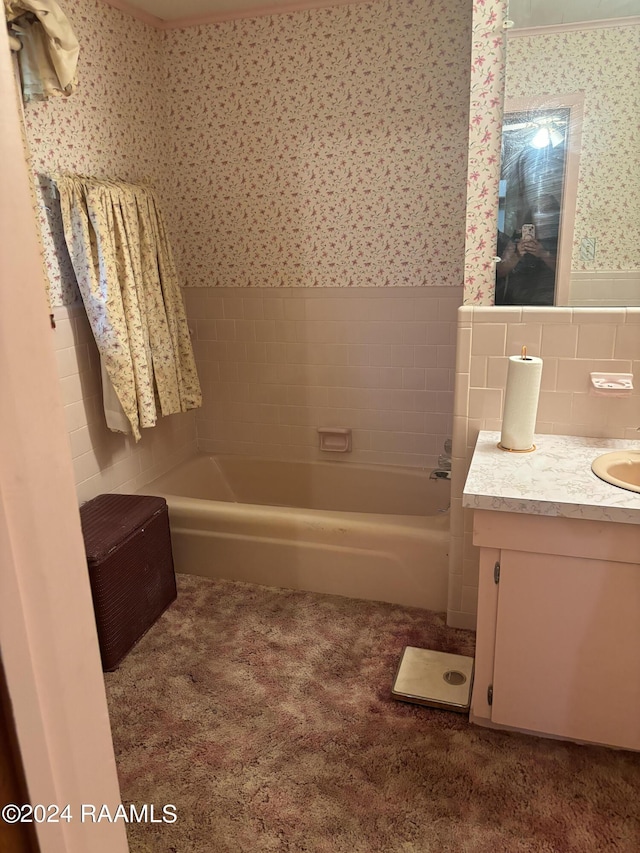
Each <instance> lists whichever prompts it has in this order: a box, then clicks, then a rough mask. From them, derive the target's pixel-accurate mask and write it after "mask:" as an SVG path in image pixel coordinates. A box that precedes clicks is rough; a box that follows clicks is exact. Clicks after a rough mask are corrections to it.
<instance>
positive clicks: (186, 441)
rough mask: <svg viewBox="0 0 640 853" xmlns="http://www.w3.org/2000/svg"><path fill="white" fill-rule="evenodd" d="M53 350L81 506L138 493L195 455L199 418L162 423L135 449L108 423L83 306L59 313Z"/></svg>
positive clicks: (179, 417) (190, 416) (192, 415)
mask: <svg viewBox="0 0 640 853" xmlns="http://www.w3.org/2000/svg"><path fill="white" fill-rule="evenodd" d="M54 317H55V321H56V328H55V330H52V332H51V334H52V335H55V339H54V346H55V350H56V359H57V361H58V375H59V377H60V384H61V387H62V395H63V402H64V407H65V415H66V418H67V429H68V430H69V441H70V444H71V455H72V457H73V468H74V471H75V478H76V489H77V494H78V500H79V501H80V502H84V501H87V500H89V499H91V498H93V497H95V496H96V495H98V494H101V493H103V492H130V491H131V492H133V491H136V489H138V488H140V487H141V486H143V485H144V484H145V483H148V482H149V481H150V480H153V479H154V478H155V477H158V476H160V474H163V473H164V472H165V471H167V470H168V469H169V468H171V467H173V465H177V464H178V462H181V461H182V460H183V459H186V458H188V457H189V456H191V455H192V454H193V453H195V451H196V427H195V413H194V412H187V413H186V414H180V415H171V416H170V417H168V418H160V420H159V422H158V425H157V426H155V427H154V428H153V429H149V430H143V433H142V439H141V440H140V441H139V442H138V443H137V444H136V443H135V441H134V440H133V438H131V437H130V436H125V435H120V434H118V433H113V432H110V430H108V429H107V426H106V424H105V422H104V412H103V409H102V385H101V380H100V359H99V356H98V350H97V348H96V344H95V341H94V340H93V335H92V332H91V329H90V327H89V321H88V320H87V315H86V313H85V311H84V307H83V306H82V304H81V303H73V304H71V305H67V306H64V307H60V308H56V309H55V311H54Z"/></svg>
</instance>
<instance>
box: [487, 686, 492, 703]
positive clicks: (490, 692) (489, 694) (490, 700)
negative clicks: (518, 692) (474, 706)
mask: <svg viewBox="0 0 640 853" xmlns="http://www.w3.org/2000/svg"><path fill="white" fill-rule="evenodd" d="M487 704H488V705H493V684H490V685H489V686H488V687H487Z"/></svg>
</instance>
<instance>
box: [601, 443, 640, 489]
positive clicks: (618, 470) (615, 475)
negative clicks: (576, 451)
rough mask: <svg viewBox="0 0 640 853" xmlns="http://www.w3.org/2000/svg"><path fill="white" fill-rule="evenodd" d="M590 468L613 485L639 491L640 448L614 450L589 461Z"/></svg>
mask: <svg viewBox="0 0 640 853" xmlns="http://www.w3.org/2000/svg"><path fill="white" fill-rule="evenodd" d="M591 470H592V471H593V473H594V474H595V475H596V477H600V479H601V480H606V482H607V483H611V485H613V486H619V487H620V488H621V489H629V490H630V491H632V492H640V450H614V451H613V452H612V453H604V454H603V455H602V456H598V458H597V459H594V460H593V462H592V463H591Z"/></svg>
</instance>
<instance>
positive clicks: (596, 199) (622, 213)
mask: <svg viewBox="0 0 640 853" xmlns="http://www.w3.org/2000/svg"><path fill="white" fill-rule="evenodd" d="M639 71H640V26H626V27H611V28H604V29H589V30H579V31H573V32H563V33H551V34H545V35H534V36H519V37H518V38H510V39H509V46H508V51H507V93H508V95H509V96H510V97H519V96H522V97H524V96H526V95H565V94H570V93H574V92H579V91H582V92H584V97H585V102H584V120H583V126H582V146H581V154H580V176H579V180H578V196H577V201H576V221H575V228H574V241H573V258H572V264H571V266H572V269H573V270H574V271H582V270H632V269H639V268H640V248H639V247H640V98H639V97H638V86H637V83H638V79H639V73H638V72H639ZM584 237H590V238H595V241H596V256H595V260H594V261H588V260H583V259H581V257H580V246H581V243H582V240H583V238H584Z"/></svg>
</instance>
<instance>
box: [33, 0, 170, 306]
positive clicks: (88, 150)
mask: <svg viewBox="0 0 640 853" xmlns="http://www.w3.org/2000/svg"><path fill="white" fill-rule="evenodd" d="M60 6H61V7H62V8H63V11H64V12H65V14H66V15H67V16H68V17H69V19H70V21H71V24H72V26H73V28H74V31H75V33H76V35H77V37H78V39H79V41H80V45H81V51H80V60H79V67H78V74H79V80H80V85H79V88H78V91H77V92H76V93H74V94H73V95H72V96H71V97H70V98H55V99H51V100H49V101H42V102H37V101H33V102H31V103H29V104H27V105H25V121H26V131H27V139H28V143H29V147H30V152H31V163H32V168H33V171H34V179H35V182H36V189H37V196H38V202H39V212H38V218H39V221H40V226H41V231H42V237H43V249H44V256H45V258H44V259H45V264H46V268H47V272H48V274H49V282H50V293H49V296H50V302H51V304H52V306H59V305H64V304H68V303H71V302H73V301H75V299H76V298H78V291H77V285H76V282H75V276H74V274H73V269H72V267H71V263H70V260H69V256H68V253H67V250H66V246H65V243H64V237H63V231H62V220H61V217H60V204H59V201H58V200H57V198H56V197H55V195H54V193H53V192H52V189H51V183H50V181H49V180H48V179H47V176H49V175H51V174H52V173H55V172H65V171H67V172H78V173H81V174H85V175H94V176H97V177H119V178H123V179H127V180H132V181H149V182H150V183H151V184H153V185H155V186H156V187H157V189H158V190H159V192H160V195H161V196H163V184H164V181H163V179H162V174H163V160H162V155H163V154H164V152H165V151H166V142H165V141H164V137H165V132H166V131H165V125H164V123H163V122H162V121H158V116H160V115H162V110H163V108H164V107H163V103H164V102H163V93H162V88H161V85H160V84H161V80H162V57H161V45H162V36H161V34H160V33H159V32H158V31H156V30H154V29H153V28H151V27H149V26H148V25H147V24H144V23H141V22H140V21H137V20H135V19H133V18H131V17H130V16H129V15H125V14H123V13H122V12H119V11H117V10H116V9H114V8H112V7H111V6H108V5H107V4H106V3H103V2H101V0H61V2H60ZM163 200H164V199H163ZM163 206H164V205H163Z"/></svg>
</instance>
